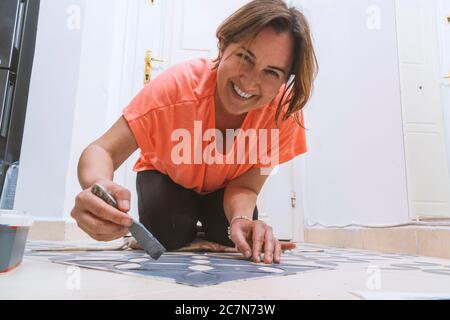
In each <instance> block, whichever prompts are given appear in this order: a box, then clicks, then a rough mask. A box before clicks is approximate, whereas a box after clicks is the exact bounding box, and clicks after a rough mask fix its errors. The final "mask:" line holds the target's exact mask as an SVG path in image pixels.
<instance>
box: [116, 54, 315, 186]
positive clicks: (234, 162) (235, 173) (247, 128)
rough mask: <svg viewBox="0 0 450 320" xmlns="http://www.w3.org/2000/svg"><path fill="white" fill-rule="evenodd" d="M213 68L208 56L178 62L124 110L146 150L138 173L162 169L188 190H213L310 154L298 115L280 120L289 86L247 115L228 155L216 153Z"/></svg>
mask: <svg viewBox="0 0 450 320" xmlns="http://www.w3.org/2000/svg"><path fill="white" fill-rule="evenodd" d="M212 67H213V64H212V61H210V60H207V59H196V60H192V61H187V62H184V63H181V64H178V65H175V66H172V67H170V68H169V69H167V70H166V71H165V72H163V73H162V74H160V75H159V76H158V77H156V78H155V79H154V80H153V81H152V82H150V83H149V84H148V85H147V86H145V87H144V88H143V89H142V91H141V92H140V93H139V94H138V95H137V96H136V97H135V98H134V99H133V100H132V101H131V103H130V104H129V105H128V106H127V107H126V108H125V109H124V110H123V115H124V117H125V119H126V120H127V122H128V125H129V126H130V128H131V131H132V132H133V134H134V137H135V139H136V142H137V144H138V146H139V148H140V150H141V155H140V158H139V160H138V161H137V162H136V164H135V166H134V171H137V172H139V171H144V170H158V171H159V172H161V173H163V174H166V175H168V176H169V177H170V178H171V179H172V180H173V181H174V182H175V183H177V184H179V185H181V186H182V187H184V188H187V189H193V190H195V191H196V192H197V193H199V194H207V193H210V192H213V191H215V190H218V189H220V188H223V187H225V186H226V185H227V183H228V182H229V181H231V180H233V179H235V178H237V177H239V176H240V175H242V174H244V173H245V172H246V171H248V170H249V169H251V168H253V167H257V168H267V167H271V166H273V165H276V164H281V163H284V162H286V161H289V160H291V159H292V158H294V157H295V156H297V155H300V154H302V153H304V152H306V150H307V147H306V138H305V131H304V129H303V128H302V127H301V126H299V125H298V124H297V123H296V122H295V120H294V118H293V117H289V118H288V120H286V121H282V119H281V118H282V114H280V118H279V121H278V126H277V125H276V124H275V111H276V108H277V107H278V102H279V99H280V98H281V93H282V91H283V88H282V89H281V90H280V94H279V95H278V96H277V97H276V98H275V99H274V100H273V101H272V103H270V104H269V105H267V106H265V107H263V108H260V109H257V110H252V111H250V112H248V113H247V115H246V117H245V120H244V122H243V124H242V126H241V130H238V131H237V132H236V139H233V135H232V133H233V132H234V131H233V130H230V133H231V134H230V140H229V141H230V142H231V144H230V145H232V147H231V148H230V149H229V150H228V153H227V155H223V154H222V153H219V152H217V151H214V150H215V149H214V148H213V147H214V146H215V143H214V141H215V139H219V138H220V137H219V136H218V135H219V133H220V131H219V130H217V131H216V133H217V135H214V128H215V109H214V108H215V104H214V95H215V90H216V79H217V71H216V70H213V68H212ZM299 115H300V120H301V122H302V124H303V123H304V121H303V113H302V112H301V111H300V114H299ZM275 130H277V131H275ZM252 131H253V133H252ZM264 132H265V133H264ZM255 137H256V138H255ZM275 137H278V140H277V138H275ZM258 138H259V139H258ZM223 141H228V140H227V138H226V136H224V137H223ZM233 141H234V142H233ZM251 141H253V142H251ZM277 141H278V143H277ZM266 142H267V143H266ZM243 146H246V147H243ZM276 146H278V148H276ZM277 150H278V151H279V152H276V151H277ZM223 152H225V151H223ZM208 155H209V157H208ZM212 159H213V160H212Z"/></svg>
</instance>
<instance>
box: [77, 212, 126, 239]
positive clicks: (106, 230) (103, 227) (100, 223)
mask: <svg viewBox="0 0 450 320" xmlns="http://www.w3.org/2000/svg"><path fill="white" fill-rule="evenodd" d="M78 223H79V224H81V225H82V226H83V227H84V228H85V229H86V230H87V231H88V232H89V233H90V234H93V235H95V236H108V235H114V236H115V235H120V234H123V233H124V232H125V231H127V230H128V229H127V228H125V227H123V226H121V225H118V224H115V223H112V222H109V221H106V220H102V219H99V218H98V217H96V216H94V215H92V214H90V213H89V212H84V214H80V215H79V216H78Z"/></svg>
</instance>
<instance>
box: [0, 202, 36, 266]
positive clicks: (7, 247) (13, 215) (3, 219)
mask: <svg viewBox="0 0 450 320" xmlns="http://www.w3.org/2000/svg"><path fill="white" fill-rule="evenodd" d="M32 224H33V219H31V217H29V216H28V215H25V213H24V212H22V211H18V210H0V273H4V272H8V271H11V270H13V269H15V268H16V267H18V266H19V265H20V263H21V262H22V259H23V254H24V252H25V245H26V242H27V237H28V231H29V229H30V227H31V225H32Z"/></svg>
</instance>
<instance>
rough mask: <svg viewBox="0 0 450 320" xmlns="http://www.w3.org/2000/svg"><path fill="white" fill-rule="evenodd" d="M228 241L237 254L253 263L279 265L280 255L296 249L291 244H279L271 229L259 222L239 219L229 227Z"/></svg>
mask: <svg viewBox="0 0 450 320" xmlns="http://www.w3.org/2000/svg"><path fill="white" fill-rule="evenodd" d="M230 239H231V240H232V241H233V242H234V244H235V245H236V247H237V249H238V250H239V252H242V253H243V254H244V256H245V257H246V258H249V259H250V258H251V260H252V261H253V262H255V263H259V262H261V257H260V256H261V254H262V253H263V254H264V260H263V261H264V263H267V264H270V263H280V259H281V253H282V252H283V251H284V250H292V249H294V248H295V247H296V245H295V243H293V242H280V241H279V240H278V239H277V238H276V237H275V236H274V234H273V231H272V227H271V226H269V225H268V224H266V223H265V222H264V221H261V220H253V221H248V220H244V219H239V220H236V221H234V222H233V225H232V226H231V232H230Z"/></svg>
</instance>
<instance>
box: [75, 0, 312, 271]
mask: <svg viewBox="0 0 450 320" xmlns="http://www.w3.org/2000/svg"><path fill="white" fill-rule="evenodd" d="M217 37H218V40H219V55H218V57H217V59H215V60H214V61H211V60H208V59H196V60H191V61H186V62H183V63H180V64H177V65H174V66H172V67H170V68H169V69H167V70H166V71H165V72H163V73H162V74H160V75H159V76H158V77H157V78H155V79H154V80H153V81H152V82H150V83H149V84H148V85H147V86H146V87H145V88H144V89H143V90H142V91H141V92H140V93H139V94H138V95H137V96H136V97H135V98H134V99H133V100H132V101H131V103H130V104H129V105H128V106H127V107H126V108H125V109H124V111H123V117H121V118H120V119H119V120H118V121H117V122H116V124H115V125H114V126H113V127H112V128H111V129H110V130H108V132H106V133H105V134H104V135H103V136H102V137H101V138H100V139H98V140H97V141H95V142H93V143H92V144H91V145H90V146H89V147H88V148H86V150H85V151H84V152H83V154H82V156H81V159H80V162H79V168H78V169H79V170H78V173H79V180H80V184H81V185H82V187H83V188H84V189H86V190H85V191H83V192H82V193H80V194H79V195H78V197H77V201H76V205H75V207H74V209H73V211H72V216H73V217H74V218H75V219H76V220H77V222H78V225H79V226H80V227H81V228H82V229H83V230H85V231H86V232H88V233H89V234H90V235H91V236H92V237H94V238H95V239H98V240H112V239H116V238H118V237H121V236H123V235H124V234H126V233H127V231H128V230H127V227H128V226H129V224H130V221H129V219H127V215H126V214H125V213H124V212H127V211H128V210H129V200H130V192H129V191H128V190H126V189H125V188H123V187H122V186H119V185H117V184H115V183H113V182H112V177H113V172H114V171H115V170H116V169H117V168H118V167H119V166H120V165H121V164H122V163H123V161H125V160H126V159H127V158H128V157H129V156H130V155H131V154H132V153H133V152H134V151H135V150H136V149H137V148H140V151H141V155H140V158H139V160H138V161H137V163H136V164H135V166H134V170H135V171H137V172H138V174H137V181H136V183H137V191H138V206H139V217H140V220H141V222H142V223H143V224H144V225H145V226H146V227H147V228H148V229H149V230H150V231H151V232H152V233H153V234H154V235H155V236H156V237H157V238H158V240H159V241H160V242H161V243H162V244H163V245H164V246H165V247H166V248H167V249H169V250H173V249H178V248H180V247H183V246H185V245H187V244H189V243H190V242H192V241H193V240H194V239H195V237H196V235H197V222H198V221H200V222H201V223H202V226H203V229H204V230H203V231H204V233H205V236H206V238H207V240H209V241H213V242H217V243H220V244H222V245H225V246H231V247H234V246H235V247H237V249H238V250H239V251H240V252H242V253H243V254H244V255H245V256H246V257H247V258H252V260H253V261H255V262H260V254H261V253H264V262H265V263H272V262H276V263H278V262H280V255H281V252H282V250H283V249H290V248H293V247H294V246H295V245H294V244H292V243H287V244H283V245H282V244H281V243H280V242H279V241H278V240H277V239H276V237H275V236H274V234H273V232H272V228H271V227H270V226H269V225H267V224H266V223H264V222H262V221H260V220H258V209H257V208H256V200H257V196H258V194H259V191H260V190H261V188H262V186H263V184H264V182H265V181H266V178H267V172H269V171H268V170H261V169H262V168H264V169H269V170H270V169H271V168H272V167H274V166H276V165H278V164H281V163H284V162H287V161H290V160H291V159H293V158H294V157H296V156H298V155H300V154H302V153H304V152H306V149H307V147H306V137H305V131H304V128H303V114H302V108H303V107H304V106H305V104H306V102H307V101H308V99H309V97H310V95H311V91H312V84H313V79H314V76H315V74H316V70H317V63H316V58H315V54H314V49H313V47H312V42H311V35H310V32H309V27H308V23H307V22H306V19H305V18H304V16H303V14H302V13H301V12H299V11H298V10H297V9H296V8H295V7H288V6H287V5H286V4H285V3H284V1H281V0H254V1H251V2H249V3H248V4H246V5H245V6H243V7H242V8H241V9H239V10H238V11H237V12H236V13H234V14H233V15H231V16H230V17H229V18H228V19H226V20H225V21H224V22H223V24H222V25H221V26H220V27H219V29H218V31H217ZM280 115H282V121H278V120H279V119H278V118H279V116H280ZM199 124H201V125H199ZM236 129H238V130H236ZM215 130H218V131H221V133H223V135H221V134H212V132H215ZM227 130H232V131H233V132H235V133H236V134H235V135H231V140H232V141H231V143H230V141H227V142H228V143H226V146H225V147H228V148H227V149H224V148H223V145H222V146H221V145H220V144H222V143H224V142H223V141H222V140H223V139H220V138H219V137H221V136H227V137H229V136H230V135H226V134H225V132H227ZM255 132H258V133H260V132H261V133H262V134H263V135H264V133H265V136H261V138H260V139H253V138H252V137H253V136H255V135H254V134H253V133H255ZM267 132H270V134H271V136H272V135H273V136H276V137H277V139H272V138H271V139H269V138H268V135H267ZM178 133H182V134H181V135H180V134H179V135H177V134H178ZM174 135H175V136H177V137H189V139H188V140H185V141H182V144H181V145H182V146H183V147H182V148H178V149H177V144H178V143H179V141H178V138H176V139H173V136H174ZM259 136H260V134H258V138H259ZM191 137H194V139H191ZM205 137H206V138H205ZM247 137H249V139H248V141H247V139H246V138H247ZM227 140H228V139H227ZM234 140H236V141H237V143H236V142H235V141H234ZM243 142H244V143H247V142H248V143H247V144H248V147H247V148H245V147H244V148H241V147H242V145H241V144H242V143H243ZM214 144H215V145H216V146H217V145H219V146H218V147H217V148H214ZM211 146H212V147H211ZM228 149H229V150H228ZM173 150H179V152H173ZM191 150H194V152H192V153H191ZM217 150H226V151H225V152H224V154H225V155H224V154H220V153H215V152H217ZM242 150H244V151H242ZM255 150H258V152H256V153H255V152H253V151H255ZM205 151H206V152H212V153H211V154H208V157H211V158H214V159H219V160H220V158H222V157H226V159H225V161H222V160H220V161H212V162H208V161H207V162H204V161H202V156H203V155H204V152H205ZM191 154H192V156H193V159H192V160H193V161H187V162H185V161H178V160H179V159H183V158H184V157H186V155H187V156H188V157H190V155H191ZM230 154H232V155H233V156H232V158H229V155H230ZM255 154H257V156H256V157H253V156H252V155H255ZM269 154H270V159H273V158H275V159H277V161H276V162H275V163H274V162H273V161H270V162H269V163H268V162H267V161H266V160H267V156H268V155H269ZM234 155H236V157H234ZM274 156H275V157H274ZM94 183H100V184H103V185H104V187H106V188H107V189H109V191H110V193H111V194H113V195H114V196H115V197H116V199H117V202H118V204H119V208H120V210H114V208H107V207H105V206H104V204H102V203H99V202H98V199H95V198H94V197H92V195H91V193H90V190H89V189H90V187H91V186H92V185H93V184H94Z"/></svg>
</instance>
